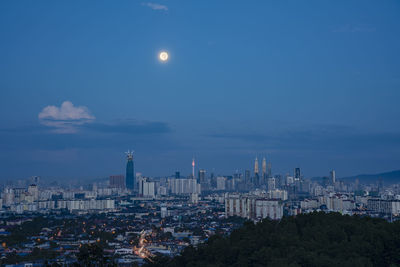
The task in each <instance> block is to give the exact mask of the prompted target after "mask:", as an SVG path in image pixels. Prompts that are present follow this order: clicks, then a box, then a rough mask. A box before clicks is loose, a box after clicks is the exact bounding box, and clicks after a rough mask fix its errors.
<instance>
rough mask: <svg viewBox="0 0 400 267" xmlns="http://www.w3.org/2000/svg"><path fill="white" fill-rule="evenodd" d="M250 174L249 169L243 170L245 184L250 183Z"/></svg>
mask: <svg viewBox="0 0 400 267" xmlns="http://www.w3.org/2000/svg"><path fill="white" fill-rule="evenodd" d="M250 176H251V174H250V170H245V171H244V182H245V183H246V184H247V183H250Z"/></svg>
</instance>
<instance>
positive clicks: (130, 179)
mask: <svg viewBox="0 0 400 267" xmlns="http://www.w3.org/2000/svg"><path fill="white" fill-rule="evenodd" d="M126 161H127V162H126V176H125V185H126V188H127V189H129V190H132V191H133V190H135V171H134V170H135V169H134V166H133V151H129V150H128V152H126Z"/></svg>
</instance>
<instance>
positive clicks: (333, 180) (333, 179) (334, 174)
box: [330, 170, 336, 185]
mask: <svg viewBox="0 0 400 267" xmlns="http://www.w3.org/2000/svg"><path fill="white" fill-rule="evenodd" d="M330 176H331V177H330V178H331V179H330V180H331V181H330V182H331V184H332V185H335V183H336V172H335V170H332V171H331V173H330Z"/></svg>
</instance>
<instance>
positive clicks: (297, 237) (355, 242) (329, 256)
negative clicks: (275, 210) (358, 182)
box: [145, 212, 400, 267]
mask: <svg viewBox="0 0 400 267" xmlns="http://www.w3.org/2000/svg"><path fill="white" fill-rule="evenodd" d="M145 266H146V267H158V266H170V267H172V266H191V267H197V266H198V267H205V266H210V267H211V266H212V267H217V266H238V267H239V266H240V267H244V266H335V267H344V266H400V222H394V223H389V222H387V221H385V220H383V219H377V218H370V217H359V216H343V215H341V214H339V213H322V212H319V213H312V214H304V215H298V216H296V217H284V218H283V219H282V220H281V221H271V220H263V221H262V222H260V223H257V224H254V223H252V222H250V221H248V222H246V223H245V224H244V225H243V227H242V228H240V229H238V230H235V231H234V232H232V234H231V235H230V236H227V237H223V236H213V237H212V238H210V239H209V240H208V241H207V242H206V243H204V244H202V245H200V246H198V247H197V248H194V247H192V246H190V247H187V248H186V249H185V250H184V251H183V253H182V254H181V256H176V257H174V258H168V257H165V256H157V257H155V258H153V259H151V261H149V262H148V263H147V264H145Z"/></svg>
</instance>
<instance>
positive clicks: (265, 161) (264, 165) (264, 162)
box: [262, 157, 267, 184]
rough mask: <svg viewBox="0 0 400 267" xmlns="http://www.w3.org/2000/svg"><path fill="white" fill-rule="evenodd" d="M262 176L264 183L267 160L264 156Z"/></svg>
mask: <svg viewBox="0 0 400 267" xmlns="http://www.w3.org/2000/svg"><path fill="white" fill-rule="evenodd" d="M262 178H263V184H265V181H266V180H267V160H266V158H265V157H264V158H263V160H262Z"/></svg>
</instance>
